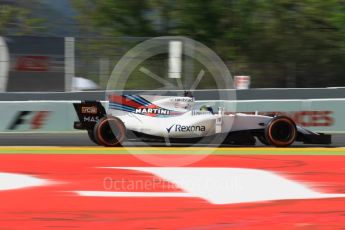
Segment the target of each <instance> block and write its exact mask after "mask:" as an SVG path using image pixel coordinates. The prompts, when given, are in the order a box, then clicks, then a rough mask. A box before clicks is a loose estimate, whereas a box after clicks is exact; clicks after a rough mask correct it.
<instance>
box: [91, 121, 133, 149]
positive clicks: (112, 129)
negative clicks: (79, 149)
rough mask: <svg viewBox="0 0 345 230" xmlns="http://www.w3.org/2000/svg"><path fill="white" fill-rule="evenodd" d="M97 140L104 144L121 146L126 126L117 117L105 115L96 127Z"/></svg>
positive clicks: (95, 135)
mask: <svg viewBox="0 0 345 230" xmlns="http://www.w3.org/2000/svg"><path fill="white" fill-rule="evenodd" d="M93 132H94V137H95V140H96V141H97V142H98V143H99V144H100V145H103V146H107V147H116V146H121V143H122V141H123V140H124V139H125V134H126V127H125V125H124V124H123V122H122V121H121V120H120V119H118V118H116V117H103V118H102V119H100V120H99V121H98V122H97V123H96V125H95V127H94V130H93Z"/></svg>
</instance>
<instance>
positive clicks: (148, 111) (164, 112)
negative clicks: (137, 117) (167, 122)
mask: <svg viewBox="0 0 345 230" xmlns="http://www.w3.org/2000/svg"><path fill="white" fill-rule="evenodd" d="M135 113H138V114H160V115H169V114H170V111H169V110H167V109H149V108H147V109H146V108H144V109H136V110H135Z"/></svg>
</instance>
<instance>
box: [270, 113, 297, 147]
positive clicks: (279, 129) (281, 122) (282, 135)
mask: <svg viewBox="0 0 345 230" xmlns="http://www.w3.org/2000/svg"><path fill="white" fill-rule="evenodd" d="M296 137H297V128H296V124H295V122H294V121H293V120H292V119H290V118H289V117H286V116H278V117H274V118H272V120H271V121H270V122H269V123H268V124H267V126H266V128H265V139H266V140H267V141H268V142H269V143H270V144H271V145H273V146H276V147H287V146H289V145H291V144H292V143H293V142H294V141H295V140H296Z"/></svg>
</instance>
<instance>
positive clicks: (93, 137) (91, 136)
mask: <svg viewBox="0 0 345 230" xmlns="http://www.w3.org/2000/svg"><path fill="white" fill-rule="evenodd" d="M87 134H88V136H89V138H90V140H91V141H92V142H93V143H95V144H96V145H99V143H98V142H97V140H96V138H95V135H94V133H93V130H87Z"/></svg>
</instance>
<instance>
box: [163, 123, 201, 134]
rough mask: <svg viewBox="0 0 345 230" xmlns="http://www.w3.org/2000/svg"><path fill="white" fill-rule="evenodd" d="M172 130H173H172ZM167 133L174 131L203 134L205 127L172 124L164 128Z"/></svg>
mask: <svg viewBox="0 0 345 230" xmlns="http://www.w3.org/2000/svg"><path fill="white" fill-rule="evenodd" d="M173 128H174V129H173ZM166 130H167V131H168V133H170V132H171V130H175V132H204V131H205V130H206V127H205V126H204V125H175V124H173V125H172V126H170V127H169V128H166Z"/></svg>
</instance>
